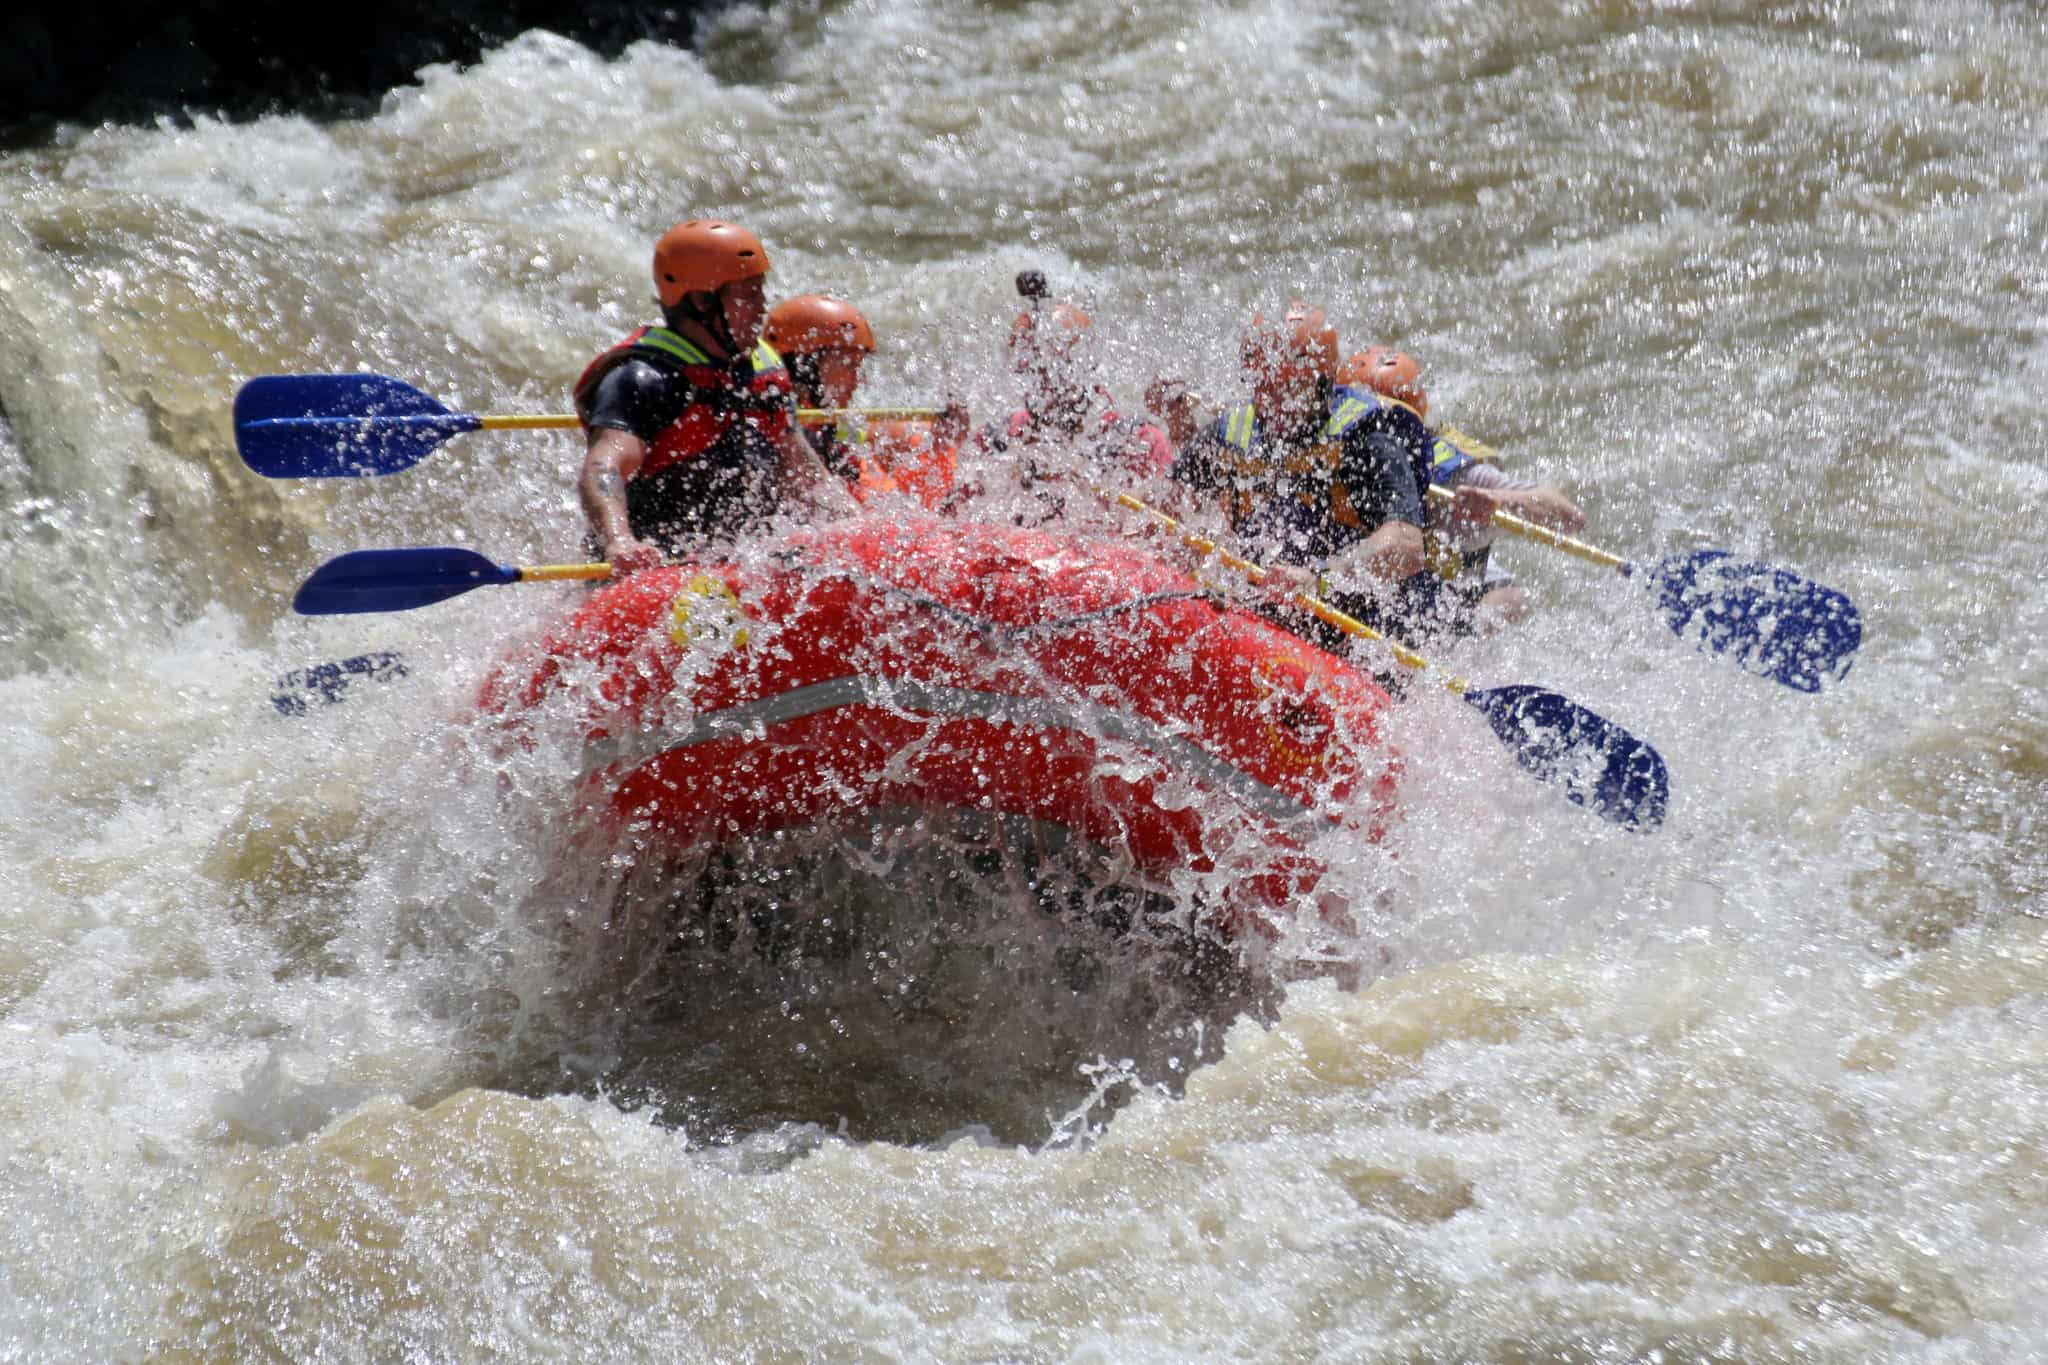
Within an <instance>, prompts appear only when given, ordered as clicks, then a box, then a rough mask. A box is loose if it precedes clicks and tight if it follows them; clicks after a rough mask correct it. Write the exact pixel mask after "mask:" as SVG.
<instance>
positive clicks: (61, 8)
mask: <svg viewBox="0 0 2048 1365" xmlns="http://www.w3.org/2000/svg"><path fill="white" fill-rule="evenodd" d="M722 2H723V0H654V2H650V0H588V2H587V3H565V0H499V3H481V2H480V0H419V2H418V3H415V2H414V0H402V2H401V0H359V2H358V3H352V4H320V3H314V4H310V5H306V4H289V3H287V4H276V3H265V2H264V0H190V2H189V3H186V4H182V5H166V4H163V3H162V0H82V2H81V3H77V4H70V5H61V4H52V3H48V0H44V2H43V3H39V4H38V3H28V4H19V3H18V4H16V5H14V6H12V7H10V10H9V12H8V13H7V14H6V15H5V16H4V17H0V146H5V147H20V146H23V145H27V144H31V143H34V142H37V141H40V140H42V139H45V138H47V137H48V136H49V135H50V133H51V131H52V130H53V129H54V128H55V127H56V125H57V124H59V123H65V122H72V123H100V122H107V121H113V122H121V123H130V122H143V121H148V120H152V119H156V118H160V117H166V116H168V117H170V118H173V119H179V120H186V119H189V118H191V117H192V116H193V115H195V114H202V113H203V114H211V115H216V116H220V117H226V118H248V117H253V116H256V115H259V114H264V113H274V112H284V111H290V112H297V113H304V114H308V115H311V116H314V117H346V116H349V115H354V114H360V113H364V112H367V111H368V110H371V109H374V108H375V107H376V105H377V102H378V101H379V100H380V99H381V98H382V96H383V94H384V92H385V91H387V90H389V89H391V88H392V87H394V86H399V85H404V84H406V83H408V82H410V81H411V80H412V79H413V77H414V74H415V73H416V72H417V71H418V70H419V69H420V68H421V67H423V66H427V65H429V64H432V63H435V62H457V63H463V62H472V61H475V60H476V59H477V58H478V57H479V56H481V55H482V54H483V53H484V52H485V51H486V50H487V49H489V48H491V47H494V46H497V45H498V44H501V43H503V42H505V41H507V40H508V39H510V38H513V37H515V36H516V35H518V34H521V33H524V32H526V31H527V30H528V29H534V28H545V29H550V30H552V31H554V32H556V33H560V34H563V35H564V36H566V37H570V38H574V39H576V40H577V41H579V42H582V43H584V44H586V45H587V46H589V47H591V48H592V49H593V50H595V51H598V52H600V53H603V54H604V55H607V56H615V55H617V54H618V53H619V52H620V51H621V50H623V49H624V48H625V47H626V45H627V44H629V43H632V42H635V41H637V40H639V39H643V38H645V39H653V40H655V41H659V42H667V43H673V44H675V45H676V46H679V47H687V46H689V45H690V44H691V43H692V41H693V40H694V38H695V30H696V25H697V20H698V18H699V17H700V16H702V15H704V14H707V13H709V12H710V11H712V10H713V9H714V8H717V7H718V6H719V5H720V4H721V3H722Z"/></svg>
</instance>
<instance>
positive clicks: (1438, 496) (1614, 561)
mask: <svg viewBox="0 0 2048 1365" xmlns="http://www.w3.org/2000/svg"><path fill="white" fill-rule="evenodd" d="M1429 496H1430V500H1431V501H1432V502H1436V503H1440V504H1443V505H1445V506H1448V505H1449V504H1450V503H1451V502H1452V501H1454V500H1455V497H1456V495H1455V494H1453V493H1452V492H1451V490H1450V489H1448V488H1445V487H1443V486H1441V485H1439V484H1431V485H1430V486H1429ZM1493 524H1494V525H1495V526H1498V527H1500V529H1501V530H1503V531H1506V532H1508V533H1509V534H1510V535H1517V536H1520V537H1521V538H1522V539H1524V540H1533V541H1535V542H1536V543H1537V544H1538V545H1548V546H1549V547H1550V548H1551V549H1553V550H1562V551H1564V552H1565V553H1566V554H1568V555H1575V556H1577V557H1578V558H1580V559H1583V560H1585V561H1586V562H1587V563H1588V564H1598V565H1599V566H1600V567H1601V568H1603V569H1622V568H1626V567H1627V566H1628V561H1627V560H1625V559H1623V558H1622V557H1621V556H1620V555H1617V554H1609V553H1608V552H1607V551H1605V550H1603V549H1601V548H1600V547H1599V546H1597V545H1588V544H1587V543H1586V542H1585V541H1583V540H1574V539H1573V538H1572V537H1570V536H1568V535H1566V534H1565V533H1564V532H1562V531H1553V530H1551V529H1550V528H1549V527H1548V526H1539V525H1537V524H1536V523H1535V522H1533V521H1528V520H1526V519H1524V518H1522V517H1518V516H1516V515H1515V514H1514V513H1513V512H1502V511H1499V510H1498V509H1496V510H1495V512H1494V514H1493Z"/></svg>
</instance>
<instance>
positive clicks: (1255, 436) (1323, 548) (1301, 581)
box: [1173, 299, 1429, 649]
mask: <svg viewBox="0 0 2048 1365" xmlns="http://www.w3.org/2000/svg"><path fill="white" fill-rule="evenodd" d="M1337 357H1338V349H1337V330H1336V328H1334V327H1333V326H1331V325H1330V323H1329V321H1328V319H1327V318H1325V317H1324V315H1323V310H1322V309H1320V308H1316V307H1314V306H1312V305H1310V304H1307V303H1304V302H1302V301H1301V300H1298V299H1297V300H1295V301H1293V302H1292V303H1290V304H1289V305H1288V306H1287V309H1286V311H1285V312H1284V313H1282V314H1281V315H1280V316H1279V317H1278V318H1268V317H1267V316H1266V315H1264V314H1263V313H1261V314H1254V315H1253V317H1252V320H1251V323H1250V324H1249V325H1248V326H1247V327H1246V328H1245V330H1244V332H1243V334H1242V336H1241V337H1240V339H1239V346H1238V359H1239V362H1240V364H1241V365H1242V367H1243V370H1244V374H1245V378H1246V380H1247V382H1248V384H1249V387H1250V389H1251V392H1252V401H1250V402H1246V403H1238V404H1234V405H1232V406H1231V407H1229V408H1227V409H1225V410H1224V412H1223V413H1222V415H1221V416H1219V417H1218V418H1217V419H1216V420H1215V421H1214V422H1212V423H1211V424H1210V425H1209V426H1208V427H1207V428H1205V429H1203V430H1200V431H1198V432H1197V433H1196V434H1195V435H1194V437H1193V438H1192V439H1191V440H1189V441H1188V442H1187V443H1186V445H1184V446H1183V448H1182V449H1181V452H1180V455H1179V457H1178V458H1177V459H1176V460H1175V461H1174V466H1173V475H1174V478H1175V479H1176V480H1177V481H1178V482H1181V483H1184V484H1186V485H1188V486H1189V487H1190V488H1192V489H1193V490H1194V491H1195V492H1197V493H1199V494H1204V495H1213V496H1216V497H1218V498H1219V499H1220V501H1221V504H1222V509H1223V512H1224V515H1225V517H1226V518H1227V519H1228V521H1229V522H1230V525H1231V529H1232V530H1233V531H1234V532H1235V533H1236V534H1237V536H1238V537H1239V539H1240V541H1241V542H1242V543H1243V544H1244V546H1245V547H1246V552H1247V553H1248V554H1250V555H1251V556H1252V557H1253V558H1255V559H1258V560H1260V561H1261V562H1263V563H1266V564H1268V565H1269V566H1274V567H1273V572H1272V573H1271V575H1270V576H1269V579H1268V582H1269V584H1270V585H1271V586H1272V588H1273V590H1274V591H1275V592H1277V593H1279V594H1281V595H1283V596H1285V595H1289V594H1292V593H1296V592H1301V591H1316V590H1321V593H1322V595H1324V596H1328V597H1331V598H1333V599H1334V600H1335V601H1336V604H1337V605H1338V606H1339V607H1340V608H1342V609H1343V610H1345V611H1347V612H1350V613H1351V614H1353V615H1355V616H1361V617H1363V618H1364V619H1366V620H1367V621H1369V622H1371V623H1373V624H1376V625H1377V626H1379V627H1380V628H1381V629H1382V630H1387V629H1389V627H1390V626H1392V625H1393V624H1394V623H1392V622H1390V621H1388V620H1387V619H1386V617H1385V616H1384V614H1383V613H1381V612H1380V611H1379V609H1378V605H1377V601H1378V597H1379V593H1380V590H1381V589H1382V588H1384V587H1385V586H1386V585H1388V584H1392V583H1396V582H1399V581H1401V580H1403V579H1406V578H1407V577H1409V576H1410V575H1412V574H1414V573H1416V572H1417V571H1418V570H1420V569H1421V568H1422V565H1423V559H1422V548H1423V542H1422V526H1423V523H1424V519H1425V516H1426V513H1425V511H1424V508H1423V500H1422V496H1423V489H1424V488H1425V487H1427V485H1428V482H1429V441H1428V432H1427V431H1426V430H1425V429H1424V428H1423V425H1422V422H1421V419H1420V418H1418V417H1417V416H1416V415H1415V414H1414V413H1413V412H1412V411H1410V410H1408V409H1406V408H1404V407H1400V406H1398V405H1396V404H1384V405H1381V404H1373V405H1370V406H1368V405H1366V404H1351V405H1346V406H1339V407H1336V408H1334V409H1333V405H1332V398H1333V395H1334V394H1335V393H1336V392H1337V390H1336V386H1335V383H1334V381H1335V378H1336V374H1337ZM1287 620H1288V624H1289V625H1290V626H1291V627H1293V628H1296V629H1299V630H1300V631H1301V632H1302V633H1303V634H1306V635H1308V636H1309V637H1310V638H1311V639H1315V640H1316V641H1317V642H1318V643H1321V644H1323V645H1324V646H1325V647H1326V648H1333V649H1335V648H1342V647H1343V645H1344V642H1343V641H1342V639H1341V637H1338V636H1337V635H1336V634H1335V633H1334V632H1330V631H1328V630H1327V628H1325V627H1322V626H1321V624H1320V623H1319V622H1317V621H1315V620H1314V619H1313V618H1312V617H1308V616H1306V615H1305V614H1302V613H1294V614H1291V615H1289V616H1288V618H1287Z"/></svg>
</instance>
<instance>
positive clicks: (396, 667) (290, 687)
mask: <svg viewBox="0 0 2048 1365" xmlns="http://www.w3.org/2000/svg"><path fill="white" fill-rule="evenodd" d="M407 671H408V670H407V669H406V666H405V659H404V657H403V656H402V655H400V654H399V653H398V652H397V651H396V650H391V649H382V650H379V651H377V652H376V653H375V654H358V655H356V656H355V657H354V658H350V659H337V660H335V661H334V662H332V663H324V664H310V665H308V666H307V667H305V668H295V669H293V670H292V671H291V672H289V673H282V674H279V675H278V679H277V682H276V684H275V686H276V687H277V691H276V692H274V693H272V694H271V697H270V704H271V705H272V706H274V707H276V708H277V713H278V714H279V715H281V716H303V715H305V714H306V712H307V711H309V710H310V709H312V708H313V707H315V706H332V705H334V703H336V702H338V701H340V700H342V698H343V697H344V696H345V695H346V694H347V692H348V689H349V687H350V685H351V684H353V683H355V682H357V681H359V680H365V679H367V680H369V681H373V682H384V681H387V680H389V679H392V678H402V677H404V676H405V675H406V673H407Z"/></svg>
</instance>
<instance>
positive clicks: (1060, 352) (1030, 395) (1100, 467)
mask: <svg viewBox="0 0 2048 1365" xmlns="http://www.w3.org/2000/svg"><path fill="white" fill-rule="evenodd" d="M1017 293H1018V294H1019V295H1020V296H1022V297H1023V298H1024V300H1025V301H1026V302H1025V307H1024V311H1022V312H1021V313H1019V314H1018V315H1017V317H1016V320H1015V321H1014V322H1012V323H1011V324H1010V335H1009V339H1008V343H1007V344H1008V349H1009V353H1010V365H1011V367H1012V368H1013V369H1014V370H1015V371H1016V372H1017V373H1018V374H1019V375H1020V376H1022V377H1023V379H1024V381H1025V390H1024V406H1023V407H1021V408H1019V409H1017V410H1016V411H1015V412H1012V413H1011V414H1010V415H1009V416H1008V417H1007V418H1005V419H1004V420H1003V421H1001V422H992V423H989V424H988V425H986V426H984V427H982V428H981V430H980V431H979V432H978V433H977V435H976V439H975V441H974V445H973V449H974V450H975V451H976V452H977V453H978V454H979V455H980V456H981V457H982V459H981V461H980V465H981V468H980V469H978V470H977V471H975V472H974V474H973V475H972V476H971V478H970V479H969V481H968V482H967V483H966V484H965V485H964V486H963V487H962V488H961V490H960V494H961V500H962V501H965V500H967V499H982V498H986V499H989V500H990V504H991V505H990V508H989V510H990V511H991V512H993V513H994V514H995V515H999V516H1006V517H1007V518H1008V519H1009V520H1011V521H1012V522H1015V523H1016V524H1018V525H1041V524H1045V523H1049V522H1054V521H1074V520H1077V519H1085V520H1096V519H1099V518H1100V517H1101V515H1102V507H1101V503H1100V501H1099V500H1098V499H1097V498H1096V497H1095V495H1094V493H1093V492H1092V491H1091V490H1092V487H1093V485H1095V484H1097V483H1100V482H1102V481H1104V480H1111V481H1115V482H1117V483H1119V484H1123V483H1128V482H1130V481H1132V480H1140V481H1142V480H1146V479H1153V478H1158V477H1160V476H1162V475H1164V474H1165V472H1166V470H1167V469H1168V467H1169V466H1170V465H1171V464H1172V462H1173V444H1172V442H1171V441H1170V440H1168V439H1167V435H1166V433H1165V431H1163V430H1161V429H1160V428H1159V427H1157V426H1155V425H1153V424H1152V423H1149V422H1145V421H1143V420H1140V419H1137V418H1131V417H1125V416H1123V415H1121V414H1119V413H1118V412H1117V411H1116V409H1115V407H1114V406H1113V404H1112V401H1111V399H1110V395H1109V393H1108V391H1107V390H1106V389H1104V388H1103V387H1102V385H1101V384H1100V383H1098V382H1097V380H1096V369H1095V354H1094V347H1093V342H1094V337H1093V333H1094V327H1095V324H1094V322H1093V320H1092V319H1090V318H1089V316H1088V315H1087V314H1086V313H1084V312H1082V311H1081V310H1080V309H1079V308H1076V307H1075V306H1074V305H1072V304H1070V303H1057V302H1054V301H1053V300H1052V299H1051V298H1050V296H1049V294H1048V291H1047V289H1046V283H1045V276H1044V275H1043V274H1042V273H1040V272H1039V271H1036V270H1026V271H1023V272H1021V273H1019V274H1018V276H1017ZM998 504H999V505H998Z"/></svg>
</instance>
